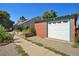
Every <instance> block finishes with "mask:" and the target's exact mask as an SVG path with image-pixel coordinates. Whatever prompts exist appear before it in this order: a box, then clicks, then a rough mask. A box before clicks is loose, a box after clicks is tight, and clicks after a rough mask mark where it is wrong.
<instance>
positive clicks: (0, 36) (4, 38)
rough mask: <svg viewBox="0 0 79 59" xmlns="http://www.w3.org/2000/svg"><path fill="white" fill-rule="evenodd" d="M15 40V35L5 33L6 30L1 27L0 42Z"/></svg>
mask: <svg viewBox="0 0 79 59" xmlns="http://www.w3.org/2000/svg"><path fill="white" fill-rule="evenodd" d="M10 40H13V35H11V34H10V33H7V32H5V28H4V27H2V26H0V42H4V41H10Z"/></svg>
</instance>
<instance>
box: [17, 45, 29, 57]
mask: <svg viewBox="0 0 79 59" xmlns="http://www.w3.org/2000/svg"><path fill="white" fill-rule="evenodd" d="M16 49H17V50H18V53H20V54H21V55H22V56H29V55H28V53H26V52H25V51H24V50H23V48H22V47H21V46H20V45H16Z"/></svg>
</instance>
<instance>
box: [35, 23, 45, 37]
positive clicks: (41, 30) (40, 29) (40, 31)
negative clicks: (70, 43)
mask: <svg viewBox="0 0 79 59" xmlns="http://www.w3.org/2000/svg"><path fill="white" fill-rule="evenodd" d="M35 30H36V34H37V36H39V37H41V38H44V37H46V22H41V23H35Z"/></svg>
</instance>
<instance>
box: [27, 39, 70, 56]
mask: <svg viewBox="0 0 79 59" xmlns="http://www.w3.org/2000/svg"><path fill="white" fill-rule="evenodd" d="M27 41H30V42H32V43H33V44H36V45H38V46H42V47H44V48H46V49H48V50H50V51H53V52H55V53H57V54H60V55H62V56H69V55H68V54H65V53H63V52H60V51H58V50H56V49H54V48H50V47H45V46H44V45H43V44H41V43H37V42H33V41H32V40H27Z"/></svg>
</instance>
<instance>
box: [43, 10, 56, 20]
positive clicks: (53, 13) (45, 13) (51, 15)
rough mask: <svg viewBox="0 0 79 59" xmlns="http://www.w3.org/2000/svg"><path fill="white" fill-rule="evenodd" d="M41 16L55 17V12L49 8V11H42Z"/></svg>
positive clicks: (45, 17) (46, 17)
mask: <svg viewBox="0 0 79 59" xmlns="http://www.w3.org/2000/svg"><path fill="white" fill-rule="evenodd" d="M42 17H43V18H44V19H48V18H54V17H57V14H56V12H55V11H54V10H51V11H47V12H44V14H43V16H42Z"/></svg>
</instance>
